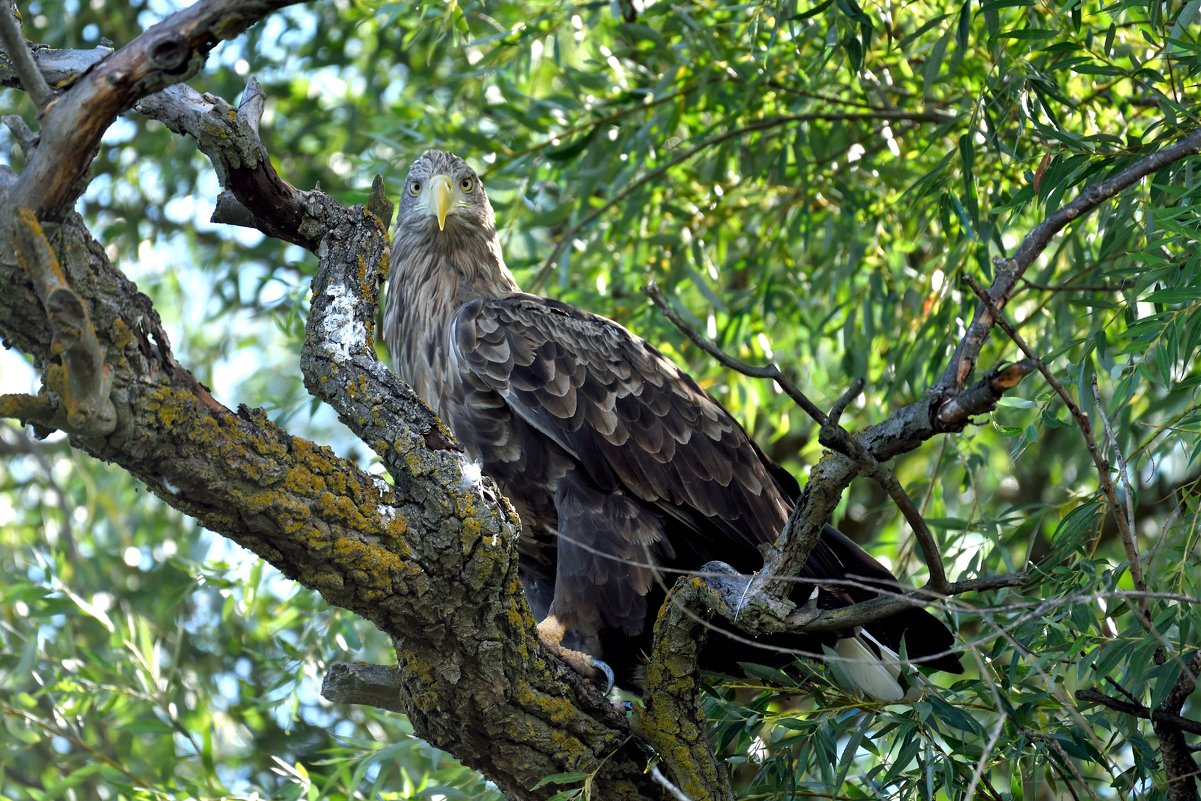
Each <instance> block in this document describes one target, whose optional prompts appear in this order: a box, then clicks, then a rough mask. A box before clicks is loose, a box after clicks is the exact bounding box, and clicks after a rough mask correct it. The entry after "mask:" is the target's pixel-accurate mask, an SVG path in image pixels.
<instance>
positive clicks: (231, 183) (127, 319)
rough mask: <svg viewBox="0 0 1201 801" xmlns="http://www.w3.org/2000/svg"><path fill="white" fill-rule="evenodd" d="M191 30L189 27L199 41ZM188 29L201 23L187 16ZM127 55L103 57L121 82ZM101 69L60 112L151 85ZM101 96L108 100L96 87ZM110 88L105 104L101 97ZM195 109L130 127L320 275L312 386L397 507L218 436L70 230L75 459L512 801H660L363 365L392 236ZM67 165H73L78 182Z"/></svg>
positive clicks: (464, 487)
mask: <svg viewBox="0 0 1201 801" xmlns="http://www.w3.org/2000/svg"><path fill="white" fill-rule="evenodd" d="M245 5H247V6H250V7H258V8H262V7H264V6H262V5H261V4H253V3H252V4H245ZM227 6H228V4H223V3H212V4H209V6H208V8H209V10H210V11H211V10H212V9H214V8H217V9H220V8H226V7H227ZM187 13H188V12H185V16H184V18H183V21H184V22H187V23H188V24H189V25H195V24H196V23H195V17H189V16H187ZM196 13H199V14H201V16H203V8H202V9H201V11H199V12H196ZM172 19H174V20H177V21H179V19H178V18H172ZM152 31H157V32H158V36H157V38H154V37H152V38H151V39H150V41H151V43H153V42H159V43H162V42H174V43H176V44H178V45H179V46H180V47H183V48H185V49H186V50H188V52H184V53H174V52H172V53H167V54H166V55H171V57H172V58H178V59H179V63H180V64H181V65H184V66H186V65H191V64H192V63H193V60H194V53H193V52H192V50H190V49H189V48H192V47H193V44H192V43H190V40H188V39H187V38H186V37H182V38H181V35H180V34H179V32H178V31H172V30H165V29H163V27H162V26H156V28H155V29H152ZM148 33H149V32H148ZM145 39H146V37H141V38H139V40H136V42H143V44H145V42H144V40H145ZM208 46H209V45H208V44H202V45H197V47H200V49H202V50H203V49H206V48H207V47H208ZM130 48H133V45H131V46H130ZM130 48H125V49H123V50H122V51H121V52H120V54H116V55H121V56H122V58H123V59H124V60H120V59H118V61H120V63H122V64H124V65H125V66H126V67H127V68H129V69H131V70H134V72H137V69H136V67H137V65H136V64H133V63H132V62H131V61H130V59H132V58H133V55H131V54H130ZM155 52H157V53H158V54H159V55H164V53H163V52H159V51H158V50H156V51H155ZM116 55H115V56H114V58H116ZM112 61H113V59H108V60H105V61H104V62H103V63H101V64H100V65H97V66H96V67H95V68H94V69H93V70H92V72H90V73H89V74H88V75H87V76H84V77H83V78H81V79H80V80H79V81H77V82H76V84H75V86H74V87H73V88H72V89H71V90H69V91H68V92H67V93H66V95H64V96H63V97H64V98H65V97H68V96H70V95H71V93H72V92H74V91H76V90H79V89H81V87H86V88H85V89H84V92H85V95H86V99H87V101H88V103H87V105H88V106H89V107H90V108H93V109H113V108H119V107H122V106H123V105H127V104H128V102H131V101H132V99H134V97H135V96H136V95H138V94H139V93H141V94H145V92H141V89H143V88H146V86H147V85H153V82H154V78H153V77H152V76H148V75H147V74H146V73H145V71H143V72H141V73H138V74H141V75H143V78H142V79H140V80H141V82H140V83H139V82H137V81H134V82H133V83H130V82H129V81H126V80H115V76H113V75H112V74H111V73H109V72H108V71H109V70H110V68H111V67H112ZM188 68H191V67H188ZM98 74H99V75H107V76H108V78H110V79H114V80H111V81H110V82H109V83H108V84H102V85H100V86H96V85H94V81H93V80H92V78H93V76H96V75H98ZM127 77H128V76H127ZM106 86H107V91H108V92H109V95H108V96H102V95H104V93H105V91H106V89H105V87H106ZM88 93H91V94H88ZM198 97H200V96H198V95H196V94H195V93H192V92H190V90H185V89H184V88H183V87H175V88H174V90H173V91H171V92H167V93H164V94H163V95H160V96H159V97H157V98H154V99H153V100H152V101H151V102H149V103H147V104H146V109H147V110H148V113H156V114H162V116H163V117H164V118H173V119H175V120H177V122H178V127H177V130H188V132H189V133H191V134H192V135H194V136H197V138H198V141H201V142H202V143H204V146H205V147H206V148H207V149H208V152H209V153H210V156H212V157H213V161H214V163H215V164H216V166H217V170H218V174H219V177H221V178H222V180H223V181H224V182H225V186H226V188H227V189H228V190H230V191H231V192H233V193H234V194H235V195H236V196H237V197H238V199H239V201H240V202H241V203H242V205H243V206H245V207H246V209H247V210H249V211H250V212H251V213H252V215H253V220H254V221H255V224H256V225H259V226H260V227H262V228H263V229H264V230H268V231H269V232H270V233H272V234H273V235H276V236H281V238H284V239H287V240H288V241H292V242H298V243H301V244H304V245H305V246H307V247H310V248H311V249H312V250H314V251H315V252H316V253H317V254H318V257H319V269H318V277H317V279H316V281H315V284H314V303H313V314H312V316H311V318H310V323H309V334H310V336H309V337H308V339H307V340H306V347H305V353H304V358H303V362H304V363H303V368H304V371H305V374H306V380H307V381H308V383H309V386H310V387H311V388H312V389H313V390H314V391H315V392H317V393H318V394H319V395H321V396H322V397H324V398H325V399H326V400H328V401H329V402H331V403H332V404H333V405H334V406H335V407H336V409H337V410H338V412H339V415H340V416H341V417H342V419H343V420H345V421H347V422H348V423H349V424H350V425H351V426H352V427H353V428H354V429H355V430H356V431H357V432H358V433H359V434H360V436H362V437H363V439H364V441H366V442H367V443H368V444H369V445H371V446H372V447H373V448H375V449H376V450H377V451H378V452H379V453H381V455H382V456H383V459H384V462H385V464H386V466H387V467H388V468H389V470H390V471H391V472H392V474H393V476H394V477H395V481H396V483H395V486H389V485H387V484H385V483H383V482H381V481H379V480H378V479H374V478H372V477H371V476H368V475H366V474H364V473H362V472H361V471H359V470H358V469H356V468H355V467H354V466H353V465H351V464H350V463H348V462H345V461H343V460H340V459H337V458H336V457H334V456H333V455H332V454H330V453H329V452H328V451H326V450H324V449H321V448H318V447H317V446H315V445H313V444H312V443H308V442H305V441H304V440H299V439H296V438H292V437H289V436H288V435H287V434H286V432H283V431H282V430H280V429H278V428H277V427H275V426H274V425H272V424H271V423H270V422H269V421H268V420H267V419H266V417H265V416H264V415H262V414H261V413H260V412H256V411H254V410H249V409H241V410H239V412H238V413H237V414H234V413H232V412H230V411H228V410H226V409H225V408H224V407H222V406H221V405H220V404H217V403H215V402H213V401H212V399H211V398H209V397H208V395H207V392H205V391H203V388H202V387H199V385H198V384H197V383H196V381H195V379H194V378H192V377H191V375H190V374H188V373H187V371H186V370H184V369H183V368H182V367H180V366H179V365H178V364H177V363H176V362H175V361H174V359H173V358H172V357H171V355H170V349H169V346H168V345H167V340H166V337H165V335H164V334H163V332H162V329H161V326H160V325H159V323H158V320H157V316H156V315H155V314H154V311H153V309H152V308H151V307H150V304H149V301H148V300H147V299H146V298H145V297H144V296H142V295H140V294H139V293H137V291H136V288H134V287H133V286H132V285H131V284H130V283H129V282H128V281H126V280H124V278H123V277H122V276H121V275H120V274H119V273H118V272H117V271H116V270H114V269H113V267H112V265H111V264H109V263H108V260H107V258H106V256H105V254H104V252H103V250H102V249H101V248H100V247H99V246H98V245H97V244H96V243H94V242H92V241H91V239H90V238H89V237H88V235H87V233H86V231H85V230H84V229H83V228H82V226H81V224H80V223H79V221H78V218H76V217H75V216H74V215H71V214H66V215H65V219H64V222H63V223H62V224H61V225H54V226H47V232H48V237H49V240H50V242H51V243H52V244H53V246H54V252H55V253H56V254H57V257H58V258H59V259H60V260H62V261H63V263H64V265H65V267H64V272H65V273H66V274H67V275H69V276H70V277H71V289H72V290H73V291H74V292H75V294H77V295H78V297H79V298H80V299H81V300H82V301H84V303H86V304H87V305H89V306H90V308H91V314H92V321H93V323H94V328H95V331H96V338H97V340H98V343H99V345H100V346H101V347H102V348H104V349H105V351H106V352H107V362H106V363H107V364H108V365H109V366H110V367H111V368H112V371H113V389H112V397H113V400H114V407H115V409H116V417H117V425H116V427H115V428H114V430H113V431H112V432H111V433H109V434H108V435H107V436H100V435H95V434H87V435H77V436H76V437H74V438H73V440H72V442H73V444H74V445H76V446H77V447H80V448H82V449H84V450H86V451H88V452H90V453H92V454H94V455H96V456H97V457H99V458H102V459H105V460H108V461H113V462H116V463H118V464H120V465H122V466H123V467H125V468H126V469H127V470H129V472H131V473H132V474H133V475H135V476H137V477H139V478H141V479H142V480H143V481H145V482H146V484H147V485H148V486H149V487H150V488H151V489H152V490H153V491H154V492H155V493H156V494H158V495H159V496H160V497H162V498H163V499H164V500H166V501H167V502H168V503H169V504H171V505H172V506H175V507H176V508H178V509H181V510H183V511H184V512H186V513H187V514H189V515H191V516H193V517H195V518H196V519H197V520H198V521H199V522H200V523H202V524H203V525H205V526H206V527H207V528H210V529H212V530H213V531H216V532H218V533H221V534H223V535H225V536H227V537H229V538H231V539H232V540H234V541H236V542H238V543H240V544H242V545H243V546H245V547H247V548H249V549H251V550H253V551H254V552H256V553H258V554H259V555H261V556H262V557H263V558H265V559H267V560H268V561H270V562H271V563H272V564H274V565H275V566H276V567H278V568H279V569H280V570H281V571H282V572H283V573H284V574H285V575H286V576H288V577H290V578H293V579H296V580H297V581H299V582H300V583H302V584H304V585H306V586H308V587H310V588H313V589H316V590H318V591H319V592H321V594H322V595H323V596H324V597H325V598H326V599H327V600H328V601H329V602H330V603H333V604H336V605H338V606H342V607H344V608H347V609H350V610H351V611H354V612H356V613H357V614H360V615H362V616H363V617H365V618H367V619H368V620H371V621H372V622H373V623H375V624H376V625H377V626H379V627H380V628H381V629H383V630H384V631H386V632H388V633H389V634H390V635H392V636H393V638H394V639H395V640H396V643H397V657H398V666H397V669H396V675H397V677H398V678H399V681H400V692H399V693H398V694H397V696H396V697H397V698H399V699H400V701H401V704H402V706H403V708H404V710H405V711H406V713H407V714H408V715H409V717H410V719H411V721H412V723H413V725H414V727H415V729H416V730H417V731H418V732H419V733H420V734H421V735H422V736H423V737H424V738H425V739H427V740H429V741H430V742H431V743H433V744H435V745H438V746H441V747H443V748H446V749H448V750H450V751H452V752H454V753H456V754H457V755H459V756H460V757H461V758H463V759H464V761H466V762H467V763H468V764H471V765H473V766H474V767H477V768H479V769H480V770H482V771H483V772H484V773H485V775H487V776H488V777H489V778H491V779H492V780H493V781H495V782H496V783H497V784H498V785H499V786H500V787H501V788H502V789H503V790H504V792H505V793H506V794H507V795H509V796H510V797H513V798H542V797H545V796H549V795H551V794H552V793H553V790H554V788H551V787H543V788H540V789H538V790H533V789H531V788H533V787H534V786H535V785H536V784H537V783H538V781H539V780H540V779H542V778H543V777H545V776H547V775H550V774H554V773H563V772H576V771H578V772H584V773H587V774H589V775H590V776H591V786H592V787H593V788H594V791H595V792H599V793H602V794H603V795H604V796H605V797H607V798H618V799H620V798H629V799H657V798H662V797H663V796H664V795H665V794H666V793H667V792H668V791H667V790H666V789H665V788H664V786H662V785H661V784H660V783H659V782H657V781H656V780H655V779H654V778H653V777H652V776H651V775H650V774H649V773H647V772H646V767H647V765H648V762H649V761H650V759H651V758H652V756H653V754H652V753H651V752H650V750H649V749H648V748H647V747H646V746H645V745H644V744H643V743H642V742H641V741H640V740H639V739H638V738H634V737H631V735H630V729H629V724H628V722H627V721H626V720H625V717H624V715H623V714H622V713H621V712H620V711H619V710H617V709H616V708H615V707H613V706H612V705H611V704H610V703H608V702H607V701H606V700H605V699H604V698H603V697H601V696H600V694H599V693H598V692H597V690H596V688H595V687H594V686H593V685H591V684H590V683H588V682H587V681H585V680H584V679H583V678H582V677H580V676H578V675H577V674H576V673H574V671H572V670H571V669H569V668H567V667H565V666H563V665H561V664H560V663H559V662H557V661H556V660H554V659H552V658H550V657H549V656H548V655H547V654H546V653H545V652H544V651H543V650H542V648H541V646H540V644H539V642H538V641H537V639H536V637H535V636H534V631H533V620H532V618H531V617H530V614H529V611H528V608H527V607H526V604H525V599H524V593H523V592H522V588H521V584H520V582H519V580H518V577H517V567H516V558H515V539H516V518H515V517H514V515H513V513H512V510H511V508H509V506H508V504H507V503H505V502H504V501H503V499H501V498H500V497H499V495H498V494H497V493H496V492H495V488H494V487H493V486H492V485H491V483H490V482H487V481H484V482H478V481H475V480H467V479H465V478H464V476H463V472H462V465H463V463H462V460H461V457H460V456H459V454H458V452H457V446H455V445H454V444H453V442H452V440H451V438H450V436H449V433H448V432H447V431H446V429H445V428H444V427H443V426H442V425H441V423H439V422H438V421H437V420H436V418H435V417H434V416H433V414H432V413H431V412H430V411H429V409H428V408H427V407H426V406H425V405H424V404H423V403H421V402H420V400H418V399H417V398H416V396H415V395H414V394H413V392H412V390H411V389H409V388H408V387H407V386H405V385H404V384H401V383H400V382H399V381H398V380H397V379H396V378H395V376H394V375H393V374H392V373H391V372H390V371H388V370H387V369H386V368H384V367H383V366H382V365H381V364H380V363H379V362H378V360H377V359H376V357H375V354H374V349H373V344H372V328H373V324H374V311H375V301H376V291H377V289H378V286H379V284H380V281H381V278H382V275H383V272H384V270H386V268H387V263H388V259H387V255H388V245H387V237H386V234H385V231H384V223H383V222H382V221H381V219H380V215H384V216H387V214H388V211H387V202H386V201H385V200H383V199H382V198H381V197H380V193H378V192H377V193H376V194H375V195H374V196H373V200H372V203H371V208H370V210H365V209H362V208H356V209H347V208H344V207H342V206H340V205H339V204H337V203H334V202H333V201H331V200H330V199H329V198H328V197H326V196H325V195H323V194H322V193H320V192H300V191H299V190H296V189H295V188H293V187H291V186H289V185H287V184H286V183H285V182H283V181H282V180H279V179H278V177H277V176H275V175H274V173H273V172H270V171H269V161H268V160H267V159H266V158H265V155H264V152H263V149H262V145H261V143H259V142H258V140H257V137H255V136H253V134H254V130H253V129H254V125H255V123H256V121H257V120H256V115H255V113H254V111H253V105H254V104H251V107H250V109H248V110H247V112H245V113H244V114H241V115H231V114H228V113H227V112H228V108H229V107H228V106H227V105H223V104H221V103H220V102H219V101H216V100H215V99H212V98H203V97H201V98H200V99H201V100H202V101H204V102H199V103H198V102H197V98H198ZM62 100H63V98H60V99H59V101H56V103H57V102H62ZM80 102H82V101H80ZM164 104H165V105H164ZM76 107H77V108H78V107H80V106H79V104H78V103H77V105H76ZM168 108H170V114H169V113H168ZM172 115H174V117H172ZM218 118H220V119H218ZM188 126H192V127H191V129H190V130H189V128H188ZM221 126H230V127H226V128H221ZM218 129H220V131H221V132H224V133H229V132H231V131H232V132H234V133H236V134H237V135H236V136H226V137H224V146H222V145H218V144H216V143H214V142H213V141H212V140H213V139H217V138H221V137H220V136H219V133H218ZM89 130H90V131H91V132H92V133H94V134H95V135H96V136H99V134H100V133H102V132H103V123H99V122H95V123H94V124H93V123H89ZM57 141H58V144H57V145H55V146H54V147H49V148H47V147H46V145H45V136H43V144H42V146H41V147H39V148H38V151H37V153H38V154H39V156H38V158H40V159H42V160H48V159H50V156H51V154H53V153H55V152H57V148H58V147H59V146H61V144H62V141H65V140H63V139H62V138H61V137H60V139H59V140H57ZM72 141H75V140H72ZM81 141H84V140H81ZM52 144H53V143H52ZM60 155H61V153H60ZM78 155H79V154H78V153H76V154H73V156H72V159H69V160H68V162H69V165H71V164H78V163H86V159H84V160H83V161H82V162H81V161H79V160H78V158H77V157H78ZM69 165H68V166H69ZM32 166H33V165H32V164H31V167H32ZM30 175H31V172H30V171H28V170H27V172H26V173H25V174H23V175H22V176H21V177H20V178H19V179H18V181H19V182H20V183H18V184H17V185H16V189H17V191H15V192H10V193H8V194H9V197H8V199H9V202H10V203H11V202H12V195H13V194H17V195H20V194H21V193H22V192H24V193H26V194H27V195H28V196H29V197H31V198H32V199H33V200H34V205H35V206H36V207H38V208H41V209H42V210H43V212H44V213H48V212H49V211H50V210H52V209H54V208H55V207H56V206H57V205H60V204H64V203H69V202H70V197H69V193H64V191H63V188H62V187H61V186H59V185H57V184H56V185H46V186H43V187H42V188H43V189H45V190H46V191H47V192H48V193H50V195H51V196H53V198H56V199H51V200H46V199H44V198H43V197H42V196H41V195H39V194H38V193H36V192H33V191H32V190H31V188H30V187H29V186H28V184H29V182H30V180H31V179H30ZM281 209H282V210H283V211H282V212H281ZM0 283H3V284H4V285H5V286H13V287H16V289H15V291H13V292H10V293H6V294H4V295H0V335H3V336H4V337H5V338H7V339H8V340H10V341H11V342H12V343H13V344H15V345H16V346H18V347H20V348H21V349H22V350H25V351H26V352H27V353H30V354H31V355H32V356H33V357H34V358H35V360H38V361H39V363H45V362H46V361H47V359H48V357H49V355H50V352H51V338H50V337H49V335H48V334H47V333H46V332H45V327H44V323H43V322H41V320H39V318H40V317H41V315H31V314H29V313H28V310H29V309H35V308H37V307H38V302H37V300H36V294H35V293H34V291H33V284H32V282H31V280H30V279H29V277H28V276H27V275H25V274H24V272H23V271H21V270H19V269H18V268H17V267H15V266H14V265H11V264H5V263H3V262H0ZM43 319H44V318H43Z"/></svg>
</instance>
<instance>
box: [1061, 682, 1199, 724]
mask: <svg viewBox="0 0 1201 801" xmlns="http://www.w3.org/2000/svg"><path fill="white" fill-rule="evenodd" d="M1075 695H1076V698H1077V699H1078V700H1080V701H1088V702H1090V703H1094V704H1100V705H1101V706H1104V707H1108V708H1109V709H1112V710H1115V711H1117V712H1122V713H1124V714H1126V715H1130V716H1131V717H1136V718H1142V719H1143V720H1152V721H1159V722H1160V723H1165V724H1168V725H1170V726H1175V727H1176V728H1177V729H1179V730H1181V731H1187V732H1189V733H1190V734H1201V721H1196V720H1190V719H1189V718H1186V717H1181V716H1180V715H1176V714H1173V713H1171V712H1166V711H1164V710H1163V709H1162V708H1160V709H1150V708H1148V707H1145V706H1143V705H1142V704H1139V703H1136V702H1133V701H1123V700H1121V699H1120V698H1114V697H1113V696H1111V695H1106V694H1105V693H1103V692H1101V691H1099V690H1093V689H1088V690H1077V691H1076V693H1075Z"/></svg>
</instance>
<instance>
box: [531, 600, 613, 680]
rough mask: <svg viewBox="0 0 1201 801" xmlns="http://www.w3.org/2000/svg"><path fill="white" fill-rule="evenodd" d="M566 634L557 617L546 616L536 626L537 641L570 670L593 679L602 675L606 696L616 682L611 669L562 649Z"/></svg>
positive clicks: (592, 659) (591, 659) (577, 653)
mask: <svg viewBox="0 0 1201 801" xmlns="http://www.w3.org/2000/svg"><path fill="white" fill-rule="evenodd" d="M566 633H567V626H566V625H564V623H563V621H562V620H560V619H559V616H558V615H553V614H552V615H547V616H546V617H545V618H544V619H543V620H542V622H541V623H539V624H538V639H539V640H541V641H542V644H543V645H545V646H546V648H547V650H549V651H550V652H551V653H553V654H554V655H555V656H557V657H559V658H560V659H562V660H563V661H564V662H566V663H567V664H568V665H569V666H570V667H571V669H572V670H574V671H575V672H576V673H579V674H580V675H581V676H585V677H587V678H589V679H595V678H596V675H597V673H600V674H602V675H603V676H604V677H605V690H604V694H605V695H608V694H609V691H610V690H612V689H613V683H614V681H615V680H616V677H615V676H614V674H613V668H611V667H609V665H608V664H607V663H605V662H603V661H602V660H600V659H597V658H596V657H594V656H590V655H589V654H586V653H584V652H583V651H575V650H572V649H571V648H567V647H564V645H563V636H564V635H565V634H566Z"/></svg>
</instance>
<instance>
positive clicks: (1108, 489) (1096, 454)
mask: <svg viewBox="0 0 1201 801" xmlns="http://www.w3.org/2000/svg"><path fill="white" fill-rule="evenodd" d="M963 280H964V283H966V284H967V285H968V287H969V288H971V290H972V292H974V293H976V296H977V297H978V298H980V303H981V305H982V306H984V307H986V308H987V313H988V315H989V317H990V318H991V319H992V320H993V322H994V323H995V324H996V325H997V326H998V327H999V328H1000V329H1001V330H1002V331H1004V332H1005V333H1006V334H1007V335H1008V336H1009V338H1010V339H1011V340H1013V343H1014V344H1015V345H1017V346H1018V348H1020V349H1021V351H1022V353H1024V354H1026V358H1027V359H1029V360H1030V362H1031V363H1033V364H1034V365H1035V367H1036V368H1037V369H1038V371H1039V372H1040V373H1042V375H1043V378H1045V379H1046V380H1047V383H1048V384H1049V385H1050V386H1051V389H1053V390H1054V391H1055V394H1056V395H1058V396H1059V398H1060V400H1062V401H1063V404H1064V406H1066V407H1067V409H1068V413H1069V414H1070V415H1071V416H1072V419H1073V420H1075V421H1076V426H1077V427H1078V428H1079V429H1080V434H1081V436H1083V437H1084V442H1085V445H1086V446H1087V447H1088V453H1089V456H1091V457H1092V460H1093V464H1094V465H1095V466H1096V468H1097V481H1098V483H1099V484H1100V486H1101V492H1102V493H1103V494H1104V495H1105V499H1106V500H1107V501H1108V502H1109V505H1110V507H1111V508H1112V509H1113V511H1114V519H1115V520H1116V521H1117V524H1118V531H1119V532H1121V536H1122V544H1123V545H1124V546H1125V548H1126V560H1127V563H1128V564H1129V565H1130V576H1131V578H1132V579H1134V586H1135V588H1136V589H1137V590H1139V591H1140V592H1145V591H1146V589H1147V583H1146V579H1145V578H1144V577H1143V569H1142V563H1141V562H1140V561H1139V555H1138V548H1137V546H1136V545H1135V542H1134V531H1133V529H1132V528H1131V526H1130V522H1129V520H1128V519H1127V517H1126V516H1125V515H1124V514H1122V505H1121V504H1120V503H1119V501H1118V495H1117V490H1116V489H1115V488H1114V485H1113V479H1112V478H1111V477H1110V475H1109V472H1110V470H1109V462H1108V461H1106V459H1105V457H1104V456H1102V455H1101V450H1100V448H1099V447H1098V446H1097V438H1096V437H1095V436H1094V435H1093V427H1092V424H1091V423H1090V422H1089V419H1088V415H1086V414H1085V413H1084V412H1083V411H1081V410H1080V407H1079V406H1077V405H1076V402H1075V401H1074V400H1072V396H1071V395H1069V394H1068V391H1067V390H1066V389H1065V388H1064V386H1063V384H1062V383H1060V381H1059V379H1057V378H1056V377H1055V375H1054V374H1053V373H1052V372H1051V370H1050V368H1048V367H1047V365H1046V364H1044V363H1043V361H1042V359H1040V358H1039V357H1038V355H1037V354H1036V353H1035V352H1034V349H1033V348H1031V347H1030V345H1028V344H1027V343H1026V340H1025V339H1023V338H1022V335H1021V334H1019V333H1018V332H1017V329H1015V328H1014V327H1013V324H1012V323H1010V322H1009V320H1007V319H1006V318H1005V315H1004V314H1003V313H1002V312H1001V310H1000V309H998V308H996V307H995V306H993V305H992V299H991V298H990V297H989V295H988V293H987V292H985V291H984V289H983V288H982V287H981V286H980V284H978V283H977V282H976V280H975V279H974V278H972V277H971V276H970V275H965V276H964V277H963ZM1140 607H1141V609H1140V611H1141V614H1140V615H1139V618H1140V620H1142V622H1143V625H1144V626H1147V627H1149V626H1150V625H1151V622H1150V619H1149V617H1148V614H1147V603H1146V600H1145V599H1143V600H1142V601H1141V603H1140ZM1148 630H1150V629H1148Z"/></svg>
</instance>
